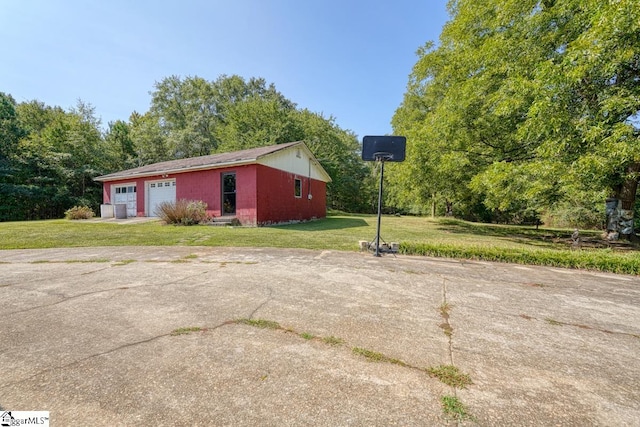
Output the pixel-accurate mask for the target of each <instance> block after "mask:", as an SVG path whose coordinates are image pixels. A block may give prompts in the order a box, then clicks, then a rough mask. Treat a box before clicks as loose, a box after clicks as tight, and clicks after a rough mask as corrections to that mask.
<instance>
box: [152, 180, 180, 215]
mask: <svg viewBox="0 0 640 427" xmlns="http://www.w3.org/2000/svg"><path fill="white" fill-rule="evenodd" d="M175 201H176V180H175V179H170V180H167V181H156V182H151V183H149V210H148V211H147V215H148V216H158V214H157V213H156V209H157V208H158V205H159V204H160V203H163V202H175Z"/></svg>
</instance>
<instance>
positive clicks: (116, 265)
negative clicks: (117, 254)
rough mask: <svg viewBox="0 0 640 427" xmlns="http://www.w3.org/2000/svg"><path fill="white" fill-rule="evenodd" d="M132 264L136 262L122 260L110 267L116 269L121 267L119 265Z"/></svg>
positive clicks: (133, 260)
mask: <svg viewBox="0 0 640 427" xmlns="http://www.w3.org/2000/svg"><path fill="white" fill-rule="evenodd" d="M134 262H136V260H135V259H123V260H121V261H117V262H114V263H113V264H111V267H118V266H121V265H127V264H131V263H134Z"/></svg>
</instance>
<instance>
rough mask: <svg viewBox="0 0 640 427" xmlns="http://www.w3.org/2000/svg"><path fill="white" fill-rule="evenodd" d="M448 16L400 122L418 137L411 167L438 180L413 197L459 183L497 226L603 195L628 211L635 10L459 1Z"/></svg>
mask: <svg viewBox="0 0 640 427" xmlns="http://www.w3.org/2000/svg"><path fill="white" fill-rule="evenodd" d="M449 10H450V14H451V20H450V21H449V23H447V25H446V26H445V28H444V30H443V33H442V35H441V38H440V45H439V46H438V47H437V48H434V47H433V46H431V45H427V46H425V48H423V49H422V50H421V51H419V60H418V62H417V64H416V65H415V67H414V70H413V73H412V75H411V78H410V82H409V86H408V90H407V93H406V94H405V100H404V101H403V104H402V106H401V107H400V108H399V109H398V111H397V112H396V115H395V116H394V127H395V128H396V129H398V130H402V131H406V132H407V133H408V134H409V135H411V136H413V137H414V138H416V139H418V140H419V141H420V142H419V143H418V142H416V143H415V146H414V147H412V148H416V150H415V151H413V154H412V155H411V157H410V159H409V160H410V161H409V162H408V164H407V166H406V167H405V170H406V171H419V170H425V171H427V173H428V174H429V176H430V177H431V179H430V180H427V181H426V185H421V184H420V183H418V184H416V185H414V187H413V190H411V191H413V192H416V193H417V194H420V193H422V194H429V193H431V194H434V193H435V192H438V191H443V189H447V188H449V190H445V191H451V187H452V186H454V187H455V189H454V191H453V193H454V194H453V197H455V198H456V199H457V200H456V201H457V202H458V203H464V200H465V194H475V195H476V197H477V195H480V196H481V197H482V200H483V203H484V205H485V207H486V208H488V209H491V210H492V211H493V212H494V219H495V218H496V217H495V215H504V214H507V217H508V218H510V219H515V218H523V217H527V216H529V217H531V216H536V215H537V214H539V213H540V212H541V211H542V210H544V209H552V208H553V207H554V206H558V205H559V204H562V203H566V202H567V200H572V199H573V200H575V195H576V194H577V193H580V194H583V195H585V194H592V195H593V196H592V197H593V198H596V195H597V194H602V191H601V190H602V189H604V188H609V189H610V190H611V191H612V192H613V194H615V195H617V196H618V197H619V198H620V199H621V200H623V205H624V206H626V208H625V209H628V207H629V206H632V205H633V204H634V200H635V189H636V186H637V175H638V171H640V168H638V170H636V167H637V166H636V164H637V163H638V155H637V151H638V150H637V146H638V134H637V129H636V128H635V127H634V126H633V124H632V123H630V122H629V117H632V116H633V115H634V114H636V113H637V112H638V110H639V109H640V105H639V99H640V97H639V95H638V90H639V89H638V88H639V85H638V78H637V76H638V63H639V62H640V61H639V58H638V55H639V54H640V48H639V47H640V46H639V45H638V43H640V38H638V37H637V35H638V34H639V28H638V25H639V22H640V20H639V19H637V18H638V13H639V11H638V8H637V5H636V6H634V2H633V1H630V0H629V1H627V0H621V1H605V2H601V1H598V0H586V1H583V0H566V1H553V0H547V1H537V0H524V1H522V0H519V1H515V0H506V1H500V2H498V1H497V0H490V1H487V2H482V3H477V2H473V1H470V0H457V1H452V2H450V3H449ZM412 140H413V139H412ZM423 166H424V167H423ZM452 172H453V173H452ZM456 172H457V173H456ZM407 175H408V174H407V173H405V176H407ZM452 178H453V179H452ZM447 181H448V182H449V183H448V182H447ZM624 200H626V201H624ZM602 202H603V200H600V206H602V204H603V203H602ZM624 206H623V207H624Z"/></svg>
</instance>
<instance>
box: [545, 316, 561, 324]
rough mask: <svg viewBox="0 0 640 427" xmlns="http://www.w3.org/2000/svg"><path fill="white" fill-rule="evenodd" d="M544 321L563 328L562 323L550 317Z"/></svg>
mask: <svg viewBox="0 0 640 427" xmlns="http://www.w3.org/2000/svg"><path fill="white" fill-rule="evenodd" d="M544 321H545V322H547V323H548V324H550V325H554V326H562V322H558V321H557V320H554V319H551V318H549V317H547V318H545V319H544Z"/></svg>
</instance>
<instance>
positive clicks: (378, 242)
mask: <svg viewBox="0 0 640 427" xmlns="http://www.w3.org/2000/svg"><path fill="white" fill-rule="evenodd" d="M379 159H380V186H379V187H378V231H377V232H376V253H375V254H374V255H375V256H381V255H380V219H381V218H382V182H383V180H384V156H380V157H379Z"/></svg>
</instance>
